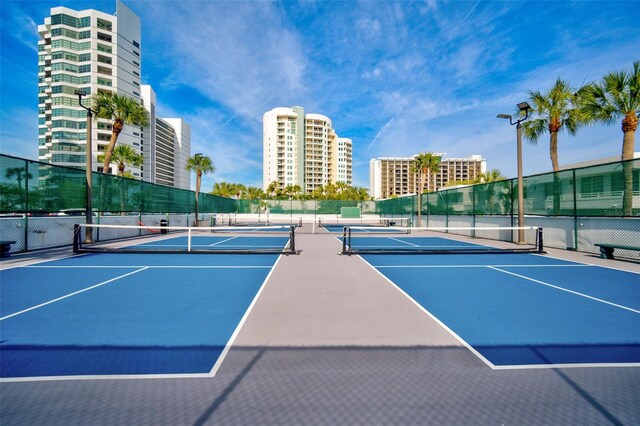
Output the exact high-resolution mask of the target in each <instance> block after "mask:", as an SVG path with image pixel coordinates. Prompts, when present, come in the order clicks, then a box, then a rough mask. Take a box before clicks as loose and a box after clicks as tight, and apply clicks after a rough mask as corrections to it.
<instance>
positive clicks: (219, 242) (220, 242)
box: [209, 236, 238, 247]
mask: <svg viewBox="0 0 640 426" xmlns="http://www.w3.org/2000/svg"><path fill="white" fill-rule="evenodd" d="M234 238H238V237H237V236H235V237H231V238H227V239H226V240H221V241H218V242H217V243H213V244H209V247H211V246H215V245H218V244H222V243H224V242H225V241H229V240H233V239H234Z"/></svg>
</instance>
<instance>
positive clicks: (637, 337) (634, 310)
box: [362, 238, 640, 368]
mask: <svg viewBox="0 0 640 426" xmlns="http://www.w3.org/2000/svg"><path fill="white" fill-rule="evenodd" d="M363 240H364V239H363ZM374 240H376V238H371V241H370V242H369V243H370V244H379V243H380V242H379V241H374ZM407 241H412V240H407ZM448 243H451V244H459V243H458V242H448ZM434 244H443V242H442V241H435V242H434ZM362 257H363V258H364V259H365V260H366V261H367V262H368V263H369V264H371V265H372V266H373V267H374V268H376V269H377V270H378V271H379V272H380V273H381V274H383V275H384V276H385V277H386V278H388V279H389V280H390V281H391V282H393V283H394V284H395V285H396V286H397V287H398V288H400V289H401V290H402V291H403V292H405V293H406V294H407V295H408V296H409V297H410V298H411V299H413V300H414V301H415V302H416V303H417V304H418V305H419V306H421V307H422V308H423V309H424V310H426V311H427V312H428V313H430V314H431V315H432V316H433V317H435V318H436V319H437V320H438V321H440V322H441V323H442V324H444V325H445V326H446V327H447V328H449V329H450V330H451V331H452V332H453V333H455V334H456V335H457V336H459V338H460V339H461V340H462V341H464V342H465V343H466V344H467V345H468V346H469V347H470V348H471V349H472V350H473V351H475V352H476V353H477V354H478V355H479V356H480V357H482V358H483V359H484V360H485V361H486V362H487V363H489V364H490V365H492V366H494V367H496V368H500V367H503V368H506V367H512V366H541V365H577V364H594V365H598V364H601V365H602V364H607V365H610V364H614V365H617V364H637V363H640V275H638V274H635V273H631V272H625V271H619V270H614V269H607V268H602V267H597V266H590V265H585V264H580V263H574V262H569V261H565V260H559V259H554V258H551V257H548V256H540V255H533V254H499V255H496V254H473V255H460V254H451V255H430V256H424V255H404V256H397V255H375V254H373V255H363V256H362Z"/></svg>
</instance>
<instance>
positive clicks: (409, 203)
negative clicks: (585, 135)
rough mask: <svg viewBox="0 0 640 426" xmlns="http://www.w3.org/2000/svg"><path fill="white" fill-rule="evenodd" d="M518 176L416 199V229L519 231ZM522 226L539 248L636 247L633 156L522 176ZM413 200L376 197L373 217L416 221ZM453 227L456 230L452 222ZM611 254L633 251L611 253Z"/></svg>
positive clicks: (639, 199)
mask: <svg viewBox="0 0 640 426" xmlns="http://www.w3.org/2000/svg"><path fill="white" fill-rule="evenodd" d="M517 189H518V182H517V179H509V180H502V181H497V182H492V183H486V184H479V185H472V186H465V187H460V188H451V189H446V190H441V191H436V192H431V193H426V194H422V196H421V197H420V198H421V200H420V205H421V206H420V212H421V223H420V226H432V227H434V226H518V191H517ZM523 190H524V215H525V221H524V222H525V223H524V224H523V225H526V226H540V227H542V228H544V238H545V245H546V246H547V247H555V248H562V249H569V250H578V251H584V252H588V253H597V252H598V248H597V247H596V246H594V244H596V243H613V244H620V245H628V246H636V247H638V246H640V159H635V160H629V161H620V162H614V163H608V164H602V165H597V166H590V167H582V168H576V169H570V170H563V171H559V172H555V173H545V174H539V175H533V176H527V177H524V178H523ZM417 211H418V201H417V196H415V195H413V196H406V197H399V198H395V199H389V200H381V201H378V202H377V203H376V213H378V214H379V215H381V216H383V217H396V216H401V217H407V218H409V219H410V220H411V222H412V223H414V224H416V225H418V224H417V223H416V220H417ZM454 224H455V225H454ZM616 257H626V258H631V259H637V258H638V252H636V251H632V250H616Z"/></svg>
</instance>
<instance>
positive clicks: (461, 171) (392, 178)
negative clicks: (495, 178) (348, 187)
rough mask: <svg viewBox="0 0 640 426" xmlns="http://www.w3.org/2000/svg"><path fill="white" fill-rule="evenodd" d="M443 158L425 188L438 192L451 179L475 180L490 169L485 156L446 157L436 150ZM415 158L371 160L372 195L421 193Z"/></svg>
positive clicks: (370, 185)
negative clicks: (415, 171)
mask: <svg viewBox="0 0 640 426" xmlns="http://www.w3.org/2000/svg"><path fill="white" fill-rule="evenodd" d="M416 155H417V154H416ZM435 155H438V156H440V157H441V158H442V160H441V162H440V170H439V172H438V173H437V174H436V177H435V179H434V178H433V176H427V181H426V182H425V185H424V190H425V191H436V190H438V189H440V188H443V187H445V186H446V185H447V184H448V183H449V182H455V181H464V180H470V179H475V178H476V177H478V176H479V175H480V174H482V173H485V172H486V171H487V162H486V160H485V159H484V158H482V156H481V155H472V156H471V157H469V158H444V156H445V155H446V154H445V153H436V154H435ZM414 158H415V155H414V156H413V157H383V158H373V159H371V160H370V161H369V194H370V195H371V196H372V197H373V198H375V199H384V198H390V197H394V196H402V195H409V194H417V193H418V191H419V185H420V181H419V177H418V175H417V174H416V173H414V171H413V169H414V166H415V159H414Z"/></svg>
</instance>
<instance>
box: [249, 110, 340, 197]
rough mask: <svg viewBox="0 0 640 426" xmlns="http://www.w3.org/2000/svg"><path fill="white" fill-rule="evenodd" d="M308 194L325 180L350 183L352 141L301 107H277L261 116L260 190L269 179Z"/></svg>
mask: <svg viewBox="0 0 640 426" xmlns="http://www.w3.org/2000/svg"><path fill="white" fill-rule="evenodd" d="M274 181H275V182H278V183H279V185H280V186H282V187H286V186H289V185H299V186H300V187H301V188H302V190H303V192H306V193H311V192H313V191H314V190H315V189H317V188H319V187H320V186H322V185H326V184H328V183H329V182H345V183H346V184H348V185H351V182H352V142H351V140H350V139H346V138H339V137H338V135H337V134H336V132H335V130H334V129H333V125H332V123H331V119H330V118H329V117H326V116H324V115H321V114H306V115H305V112H304V109H303V108H302V107H298V106H294V107H291V108H283V107H278V108H274V109H272V110H271V111H268V112H266V113H265V114H264V116H263V179H262V186H263V189H267V187H268V186H269V184H270V183H271V182H274Z"/></svg>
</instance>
